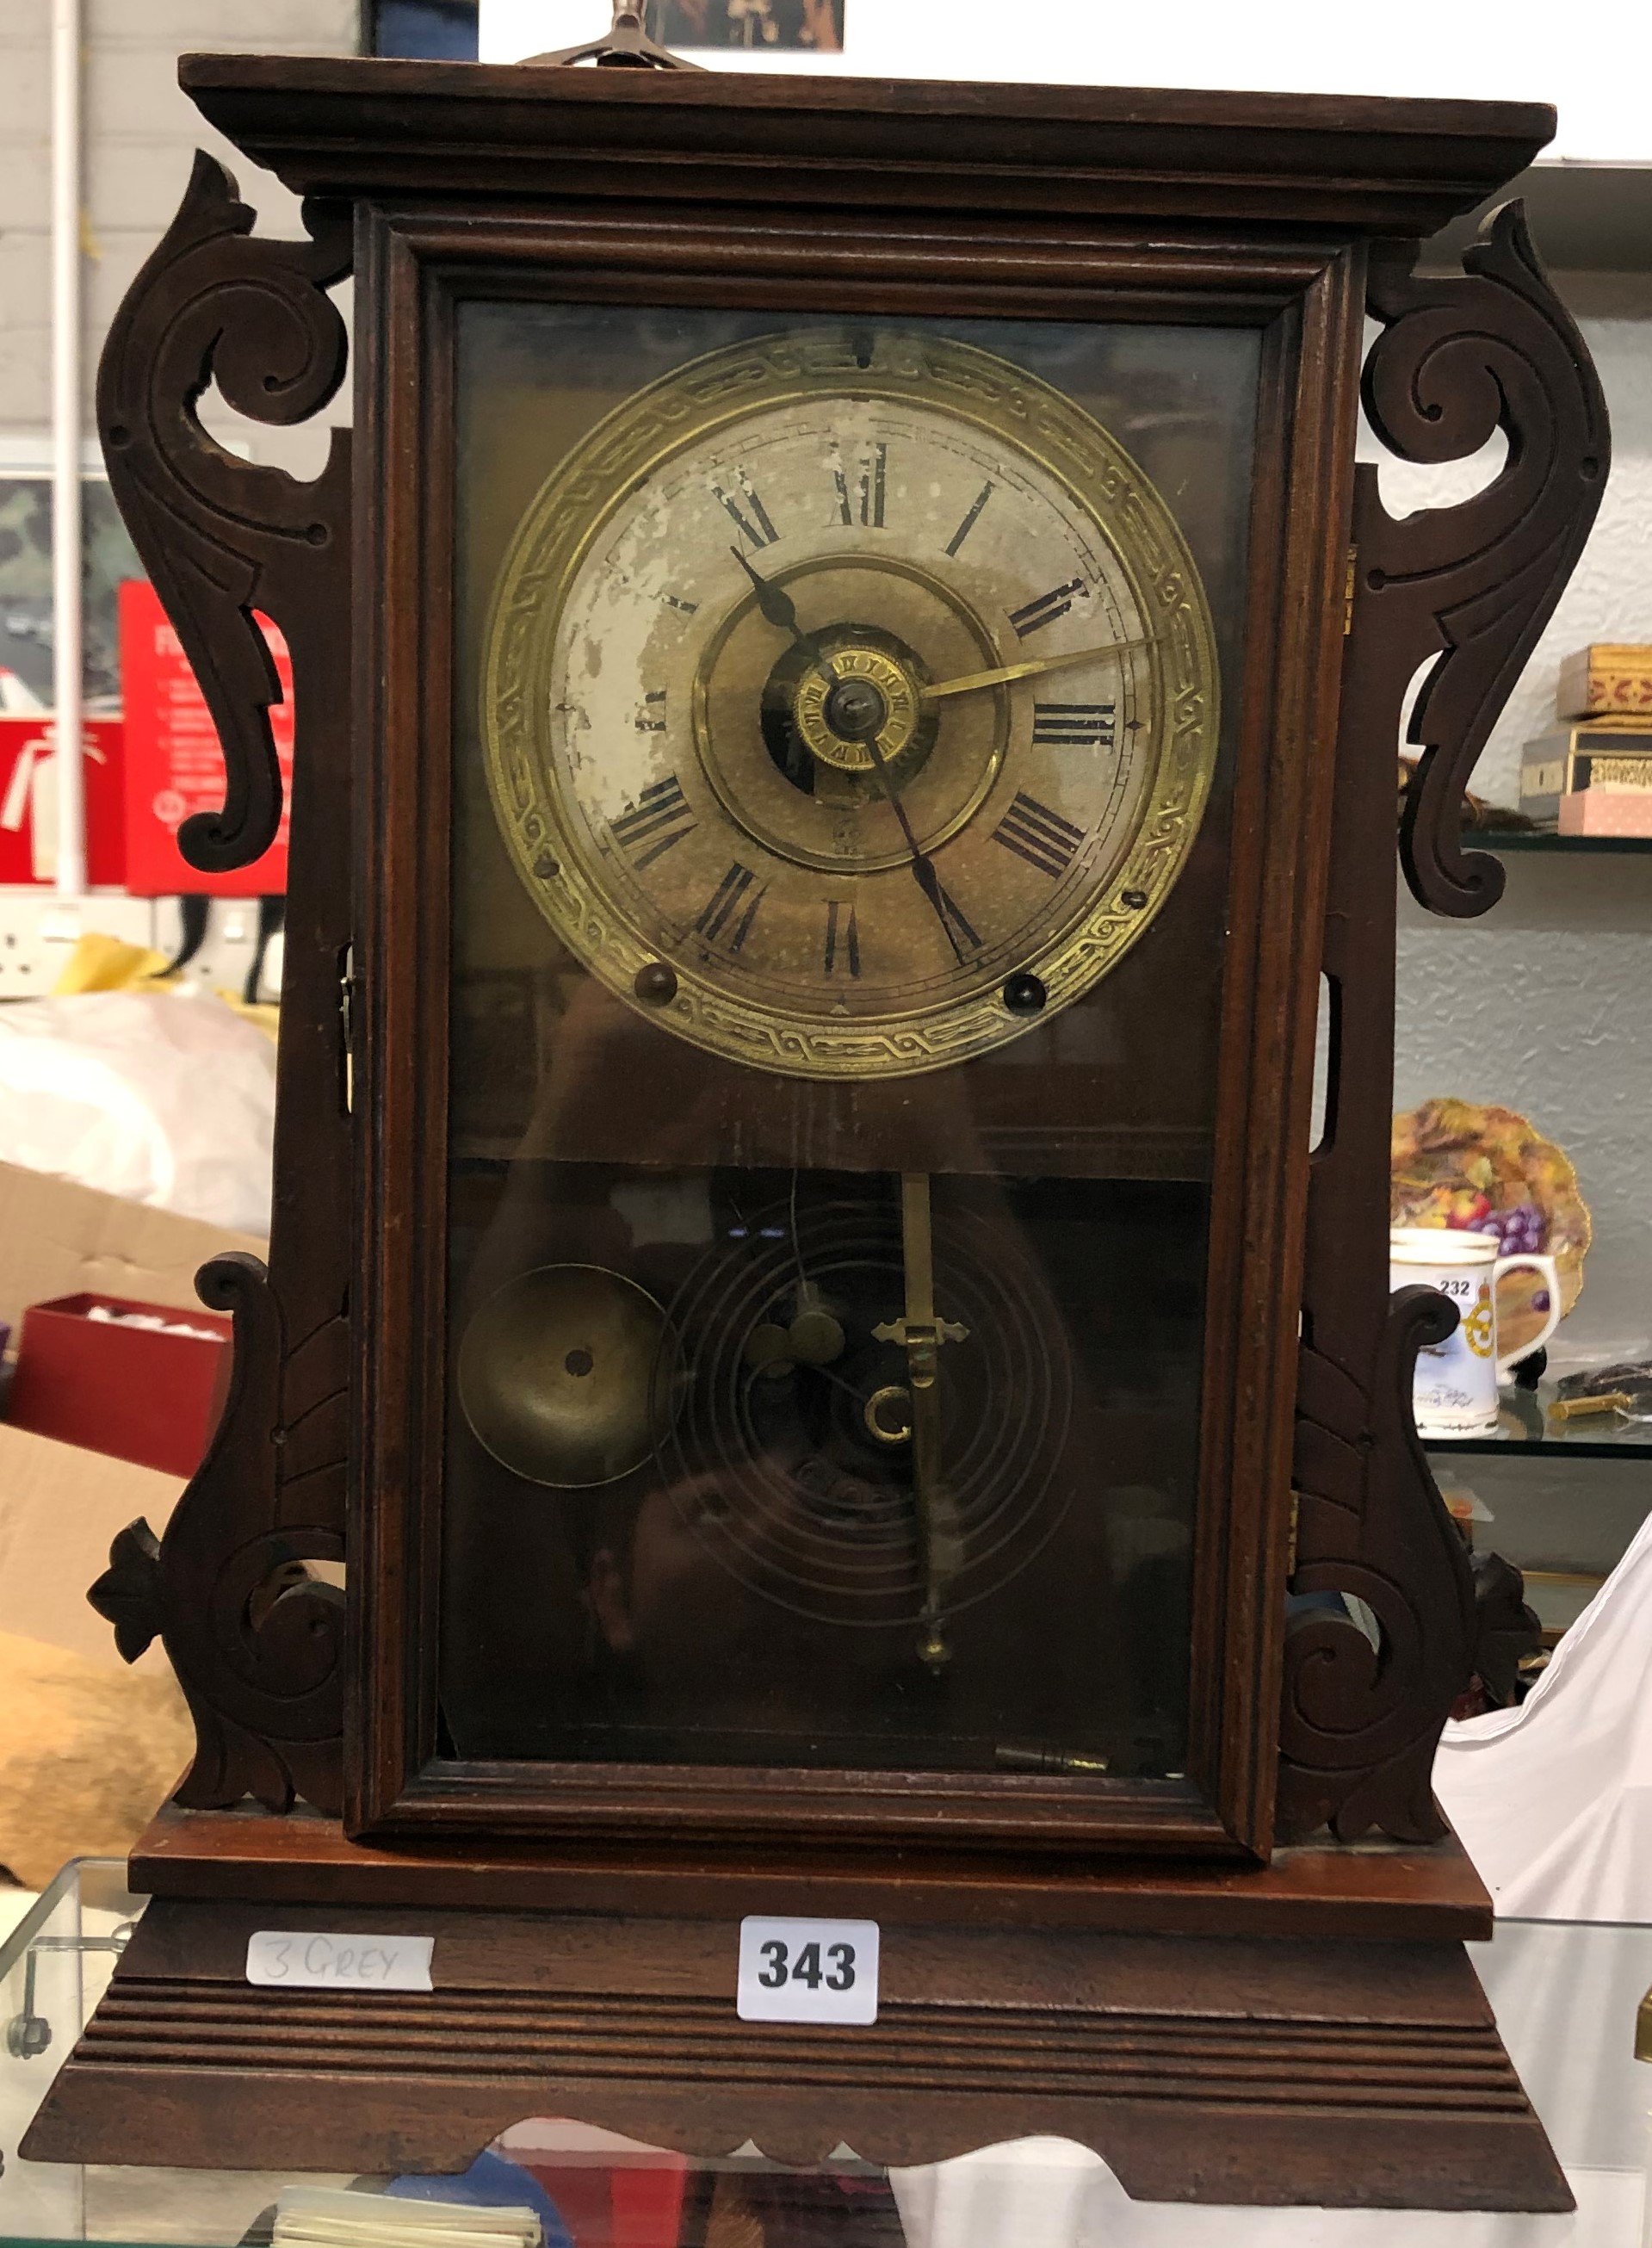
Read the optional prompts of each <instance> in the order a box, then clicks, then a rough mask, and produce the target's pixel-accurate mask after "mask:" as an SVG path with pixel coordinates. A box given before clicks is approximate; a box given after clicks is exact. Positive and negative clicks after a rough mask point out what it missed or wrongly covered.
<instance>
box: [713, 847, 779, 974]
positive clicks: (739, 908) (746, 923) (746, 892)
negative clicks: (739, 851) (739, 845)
mask: <svg viewBox="0 0 1652 2248" xmlns="http://www.w3.org/2000/svg"><path fill="white" fill-rule="evenodd" d="M756 881H757V876H756V875H755V874H753V873H752V871H751V867H743V866H742V865H741V864H740V861H739V860H735V862H734V864H733V866H731V867H730V869H729V871H728V873H727V874H725V875H724V876H723V880H722V881H720V882H719V883H718V884H717V887H716V889H715V890H713V892H712V893H711V895H710V896H709V898H708V899H707V901H706V903H705V907H704V909H703V912H702V913H701V915H700V918H699V920H698V921H696V923H695V924H694V926H695V928H696V930H697V931H698V932H699V934H700V935H701V936H703V937H704V939H705V941H706V942H707V943H708V944H726V945H727V947H728V949H729V950H730V952H738V950H739V949H740V948H741V946H742V945H743V944H744V942H745V941H746V939H747V937H748V936H751V924H752V922H754V921H755V920H756V919H757V908H758V907H759V906H760V905H761V904H762V903H763V900H764V894H765V892H766V891H767V889H768V887H769V886H768V884H767V883H766V882H764V883H763V884H762V885H761V886H760V887H759V888H757V889H755V890H754V889H753V888H752V887H751V886H752V884H753V883H754V882H756Z"/></svg>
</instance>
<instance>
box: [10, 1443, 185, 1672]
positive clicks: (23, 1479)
mask: <svg viewBox="0 0 1652 2248" xmlns="http://www.w3.org/2000/svg"><path fill="white" fill-rule="evenodd" d="M182 1490H183V1478H182V1477H180V1476H169V1475H160V1474H157V1473H156V1471H155V1470H154V1469H153V1468H140V1467H134V1466H132V1465H131V1464H130V1463H128V1462H127V1461H126V1460H112V1459H110V1458H109V1457H107V1456H106V1454H104V1453H102V1452H86V1451H82V1450H80V1449H79V1446H78V1445H73V1444H58V1443H52V1441H51V1438H50V1437H49V1436H31V1434H30V1433H29V1432H28V1430H26V1429H13V1428H9V1427H7V1425H6V1424H5V1423H4V1422H0V1631H8V1632H14V1633H16V1634H17V1635H18V1636H19V1637H21V1638H26V1639H37V1640H45V1641H47V1642H48V1643H49V1644H50V1645H51V1646H52V1647H60V1648H66V1649H67V1651H68V1652H69V1653H70V1654H72V1655H84V1656H85V1657H86V1660H87V1661H88V1662H97V1663H100V1664H103V1665H105V1666H106V1667H107V1668H108V1669H114V1670H124V1669H126V1665H125V1663H123V1662H122V1661H121V1659H120V1655H118V1654H117V1653H116V1651H115V1643H114V1631H113V1627H112V1626H111V1625H109V1624H107V1623H106V1622H105V1621H104V1620H103V1618H102V1617H101V1616H100V1615H99V1614H98V1612H97V1610H96V1609H95V1608H93V1607H91V1606H90V1604H89V1603H88V1601H87V1600H86V1588H87V1587H88V1586H90V1585H92V1584H94V1583H95V1582H96V1581H97V1580H98V1579H99V1577H100V1576H101V1575H102V1574H103V1573H104V1571H105V1570H106V1568H107V1567H108V1566H109V1548H110V1546H112V1545H113V1542H114V1540H115V1539H116V1538H117V1537H118V1536H119V1535H120V1532H121V1531H123V1530H124V1529H125V1528H126V1526H127V1523H129V1522H134V1521H135V1520H136V1519H137V1518H138V1517H139V1516H140V1515H142V1516H143V1517H144V1518H145V1519H146V1520H147V1523H148V1525H149V1527H150V1529H151V1530H153V1531H154V1533H155V1535H156V1537H157V1538H158V1537H159V1536H160V1535H161V1531H162V1530H163V1529H164V1528H165V1527H166V1524H167V1521H168V1517H169V1516H170V1515H171V1512H172V1510H173V1508H174V1507H175V1505H176V1504H177V1502H178V1498H179V1495H180V1493H181V1492H182ZM136 1667H137V1668H138V1669H141V1670H146V1671H151V1672H154V1671H166V1670H168V1669H170V1665H169V1664H168V1662H167V1658H166V1655H165V1654H164V1652H163V1651H162V1649H161V1645H160V1642H159V1641H156V1643H155V1644H154V1646H153V1647H151V1648H150V1649H149V1650H148V1652H147V1654H146V1655H143V1656H142V1657H141V1659H140V1661H139V1662H138V1664H137V1666H136Z"/></svg>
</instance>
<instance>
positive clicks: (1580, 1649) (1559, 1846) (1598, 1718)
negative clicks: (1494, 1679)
mask: <svg viewBox="0 0 1652 2248" xmlns="http://www.w3.org/2000/svg"><path fill="white" fill-rule="evenodd" d="M1434 1792H1435V1793H1436V1796H1437V1797H1438V1798H1439V1800H1440V1804H1441V1807H1442V1808H1443V1811H1444V1812H1445V1814H1446V1816H1447V1818H1448V1819H1450V1821H1451V1824H1452V1825H1453V1827H1456V1829H1457V1833H1458V1835H1459V1836H1460V1837H1461V1839H1462V1842H1463V1848H1464V1849H1465V1850H1467V1852H1468V1854H1469V1855H1470V1858H1472V1859H1473V1861H1474V1863H1475V1866H1476V1868H1477V1869H1478V1872H1479V1874H1480V1878H1481V1880H1482V1881H1484V1883H1485V1885H1486V1887H1487V1888H1489V1889H1490V1890H1491V1895H1492V1899H1493V1901H1494V1902H1495V1903H1496V1906H1497V1909H1498V1913H1499V1915H1503V1916H1508V1917H1509V1918H1511V1919H1520V1920H1607V1921H1649V1920H1652V1518H1648V1520H1647V1521H1646V1522H1644V1523H1642V1525H1641V1529H1640V1532H1639V1534H1638V1535H1637V1537H1636V1538H1635V1542H1634V1544H1633V1545H1632V1546H1630V1547H1629V1550H1628V1552H1627V1553H1626V1554H1625V1555H1624V1557H1623V1559H1621V1561H1620V1562H1619V1563H1618V1566H1617V1567H1616V1568H1615V1569H1614V1571H1613V1572H1612V1574H1611V1575H1610V1576H1609V1577H1608V1578H1607V1580H1606V1582H1605V1584H1604V1585H1602V1587H1601V1589H1600V1591H1599V1592H1598V1593H1596V1594H1595V1596H1594V1600H1592V1601H1591V1602H1590V1603H1589V1605H1588V1607H1587V1608H1585V1610H1584V1611H1583V1614H1581V1615H1580V1617H1579V1619H1578V1621H1576V1623H1574V1624H1573V1627H1572V1628H1571V1630H1570V1631H1568V1632H1567V1633H1566V1636H1565V1638H1564V1639H1563V1640H1562V1641H1560V1644H1559V1647H1558V1648H1556V1649H1555V1652H1554V1656H1553V1661H1552V1662H1550V1664H1549V1667H1548V1669H1546V1671H1545V1672H1544V1674H1543V1676H1542V1677H1541V1678H1540V1679H1539V1681H1538V1683H1537V1685H1536V1686H1535V1687H1534V1688H1533V1689H1532V1693H1531V1694H1530V1695H1529V1696H1527V1698H1526V1700H1525V1702H1524V1703H1522V1704H1521V1705H1520V1707H1519V1708H1518V1710H1492V1711H1491V1712H1490V1713H1489V1714H1488V1715H1487V1716H1485V1717H1470V1719H1469V1720H1468V1722H1467V1723H1466V1724H1461V1725H1448V1726H1447V1727H1446V1729H1445V1737H1444V1738H1443V1740H1442V1741H1441V1743H1440V1748H1439V1753H1438V1755H1437V1756H1436V1758H1435V1760H1434Z"/></svg>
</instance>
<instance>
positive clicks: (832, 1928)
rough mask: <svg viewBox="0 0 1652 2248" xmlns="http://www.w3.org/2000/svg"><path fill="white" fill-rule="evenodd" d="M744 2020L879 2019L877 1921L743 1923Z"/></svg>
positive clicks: (741, 2014)
mask: <svg viewBox="0 0 1652 2248" xmlns="http://www.w3.org/2000/svg"><path fill="white" fill-rule="evenodd" d="M736 2012H737V2013H738V2014H739V2017H740V2019H741V2020H742V2021H743V2022H827V2023H830V2022H851V2023H853V2022H859V2023H865V2022H875V2021H876V2019H877V2018H878V1923H877V1922H876V1921H875V1920H755V1919H754V1920H743V1921H742V1922H740V1982H739V1992H738V1997H737V2001H736Z"/></svg>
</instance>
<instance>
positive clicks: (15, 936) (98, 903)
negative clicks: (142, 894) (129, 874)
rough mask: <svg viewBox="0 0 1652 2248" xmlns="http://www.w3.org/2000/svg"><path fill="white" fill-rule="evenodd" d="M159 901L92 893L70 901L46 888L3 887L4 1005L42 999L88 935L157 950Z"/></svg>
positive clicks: (0, 988)
mask: <svg viewBox="0 0 1652 2248" xmlns="http://www.w3.org/2000/svg"><path fill="white" fill-rule="evenodd" d="M154 922H155V900H154V898H131V897H128V896H127V894H126V892H125V891H124V890H92V891H89V892H88V893H87V894H86V896H85V897H83V898H76V899H73V900H65V899H62V898H60V897H58V894H57V892H56V891H55V890H51V889H48V888H46V887H45V885H44V884H37V883H31V882H5V883H0V999H43V998H45V997H47V996H48V994H49V993H50V992H51V987H52V985H53V984H54V983H56V982H57V980H58V977H59V976H60V975H61V974H62V973H63V969H64V963H65V962H66V961H67V959H68V957H69V955H70V954H71V953H72V951H73V950H74V948H75V945H76V943H77V942H78V941H79V938H80V937H81V936H84V935H85V934H86V932H87V931H88V930H97V931H98V932H99V934H101V935H102V936H118V937H120V939H121V941H122V942H124V943H127V944H153V943H154V941H155V939H154Z"/></svg>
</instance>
